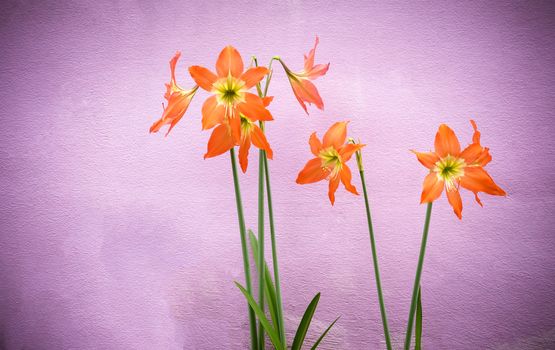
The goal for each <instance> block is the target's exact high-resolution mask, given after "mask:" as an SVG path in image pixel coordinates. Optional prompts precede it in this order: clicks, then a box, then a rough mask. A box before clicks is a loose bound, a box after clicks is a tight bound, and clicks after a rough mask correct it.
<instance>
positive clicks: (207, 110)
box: [202, 96, 225, 130]
mask: <svg viewBox="0 0 555 350" xmlns="http://www.w3.org/2000/svg"><path fill="white" fill-rule="evenodd" d="M224 118H225V107H224V105H219V104H218V99H217V98H216V96H210V97H209V98H207V99H206V101H204V104H203V105H202V130H207V129H211V128H213V127H214V126H216V125H218V124H221V123H222V122H223V121H224Z"/></svg>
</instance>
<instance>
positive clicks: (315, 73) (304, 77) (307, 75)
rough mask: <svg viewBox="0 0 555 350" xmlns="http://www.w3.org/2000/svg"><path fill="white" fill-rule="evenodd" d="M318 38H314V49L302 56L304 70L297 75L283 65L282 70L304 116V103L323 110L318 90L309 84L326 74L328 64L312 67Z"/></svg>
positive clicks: (305, 109)
mask: <svg viewBox="0 0 555 350" xmlns="http://www.w3.org/2000/svg"><path fill="white" fill-rule="evenodd" d="M318 42H319V40H318V37H316V42H315V43H314V48H313V49H312V50H310V52H309V53H308V55H304V69H303V70H302V71H300V72H298V73H295V72H292V71H291V70H290V69H289V68H288V67H287V66H285V64H283V62H282V65H283V68H284V69H285V72H286V73H287V77H288V78H289V82H290V83H291V87H292V88H293V93H294V94H295V97H296V98H297V101H299V103H300V104H301V107H303V109H304V111H305V112H306V114H308V110H307V108H306V104H305V102H306V103H308V104H314V105H315V106H316V107H317V108H318V109H320V110H324V102H323V101H322V98H321V97H320V94H319V93H318V89H316V86H315V85H314V84H313V83H312V82H311V80H314V79H316V78H318V77H321V76H322V75H324V74H326V72H327V71H328V69H329V67H330V64H329V63H328V64H317V65H314V55H315V54H316V46H318Z"/></svg>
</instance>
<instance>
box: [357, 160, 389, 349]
mask: <svg viewBox="0 0 555 350" xmlns="http://www.w3.org/2000/svg"><path fill="white" fill-rule="evenodd" d="M358 157H360V155H358V154H357V159H358ZM359 173H360V181H361V182H362V191H363V192H364V204H365V205H366V218H367V219H368V233H369V235H370V247H371V248H372V259H373V261H374V274H375V276H376V288H377V290H378V300H379V302H380V313H381V316H382V324H383V332H384V336H385V344H386V346H387V349H388V350H391V349H392V348H391V339H390V336H389V328H388V325H387V315H386V312H385V304H384V301H383V293H382V283H381V279H380V268H379V266H378V255H377V253H376V241H375V239H374V229H373V227H372V217H371V216H370V205H369V204H368V192H367V191H366V180H365V179H364V169H363V168H362V166H361V165H360V166H359Z"/></svg>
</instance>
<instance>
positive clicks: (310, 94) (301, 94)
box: [290, 79, 324, 114]
mask: <svg viewBox="0 0 555 350" xmlns="http://www.w3.org/2000/svg"><path fill="white" fill-rule="evenodd" d="M290 81H291V87H292V88H293V93H294V94H295V97H296V98H297V101H299V103H300V104H301V106H302V107H303V109H304V110H305V112H306V113H307V114H308V110H307V108H306V105H305V102H306V103H309V104H314V105H316V107H317V108H318V109H320V110H324V102H323V101H322V98H321V97H320V94H319V93H318V89H316V86H315V85H314V84H313V83H312V82H310V81H309V80H308V79H297V80H296V81H295V80H290Z"/></svg>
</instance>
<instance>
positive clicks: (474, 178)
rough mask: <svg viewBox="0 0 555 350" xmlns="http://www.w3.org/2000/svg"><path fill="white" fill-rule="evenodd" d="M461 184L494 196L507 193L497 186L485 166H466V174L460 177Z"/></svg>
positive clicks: (471, 189)
mask: <svg viewBox="0 0 555 350" xmlns="http://www.w3.org/2000/svg"><path fill="white" fill-rule="evenodd" d="M460 183H461V186H462V187H464V188H466V189H467V190H470V191H472V192H474V193H475V194H476V193H478V192H485V193H487V194H491V195H494V196H505V195H506V193H505V191H503V190H502V189H501V187H499V186H497V184H496V183H495V182H494V181H493V179H492V178H491V176H490V175H489V174H488V173H487V171H485V170H484V168H482V167H479V166H476V167H466V168H465V169H464V176H462V177H461V179H460Z"/></svg>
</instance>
